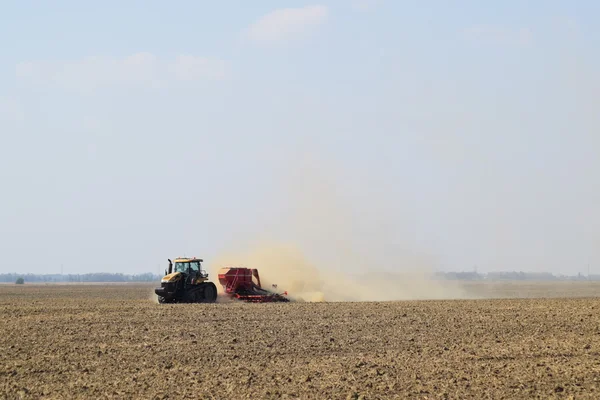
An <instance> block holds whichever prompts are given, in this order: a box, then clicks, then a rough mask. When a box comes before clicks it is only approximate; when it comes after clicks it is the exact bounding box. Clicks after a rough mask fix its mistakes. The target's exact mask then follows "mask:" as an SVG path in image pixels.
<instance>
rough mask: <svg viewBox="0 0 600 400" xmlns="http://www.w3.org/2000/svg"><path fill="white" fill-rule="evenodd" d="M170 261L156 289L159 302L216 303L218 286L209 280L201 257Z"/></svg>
mask: <svg viewBox="0 0 600 400" xmlns="http://www.w3.org/2000/svg"><path fill="white" fill-rule="evenodd" d="M168 261H169V267H168V268H167V269H166V270H165V276H164V277H163V278H162V279H161V281H160V287H157V288H156V289H154V293H155V294H156V295H157V296H158V302H159V303H161V304H164V303H214V302H215V301H216V300H217V287H216V286H215V284H214V283H212V282H209V281H208V273H207V272H206V271H204V270H203V269H202V263H203V262H204V261H203V260H202V259H200V258H195V257H192V258H176V259H175V260H173V261H171V260H170V259H169V260H168Z"/></svg>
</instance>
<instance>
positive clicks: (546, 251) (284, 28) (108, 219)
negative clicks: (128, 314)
mask: <svg viewBox="0 0 600 400" xmlns="http://www.w3.org/2000/svg"><path fill="white" fill-rule="evenodd" d="M3 6H4V7H3V13H2V15H0V37H2V38H3V44H4V45H3V46H2V47H3V51H2V52H1V53H0V135H1V136H0V137H1V139H2V146H1V147H0V157H1V158H0V167H1V172H0V182H1V183H2V187H3V191H2V193H3V196H2V198H1V199H0V221H1V223H0V250H1V253H2V255H3V256H4V260H3V262H2V263H1V265H0V272H12V271H30V272H58V271H60V265H61V264H64V270H65V272H89V271H123V272H145V271H152V272H158V271H159V267H160V268H162V267H164V263H165V260H166V258H167V257H174V256H177V255H181V254H187V255H192V254H195V255H202V256H203V257H205V258H206V260H207V262H209V263H210V262H212V260H218V259H222V257H223V255H226V254H228V253H229V252H234V251H238V250H239V249H251V248H252V246H262V247H263V248H264V247H265V246H266V247H268V246H270V245H271V244H273V245H274V246H275V245H276V244H277V243H286V244H288V245H290V246H294V247H296V248H298V249H300V250H301V251H302V253H303V254H304V255H305V256H306V258H307V259H309V260H310V261H311V262H313V263H314V264H315V265H317V266H318V267H319V268H329V267H331V266H338V267H340V268H341V267H342V266H343V267H344V268H346V267H347V268H348V269H350V270H365V269H373V268H386V269H390V270H401V269H407V268H420V267H423V268H434V269H442V270H469V269H471V268H473V267H474V266H477V267H478V269H479V270H480V271H486V270H515V269H516V270H521V269H522V270H535V271H541V270H546V271H551V272H555V273H577V272H580V271H581V272H586V271H587V265H588V264H591V267H592V272H594V268H595V269H596V270H597V272H598V273H600V211H599V208H598V204H600V202H599V201H600V157H598V155H599V153H600V136H599V135H600V134H599V129H598V128H599V127H600V113H598V112H597V108H598V105H599V104H600V103H599V102H600V94H599V93H600V76H599V73H598V71H600V69H599V68H598V67H599V66H600V60H599V59H598V58H599V57H600V56H599V54H600V52H599V51H598V48H599V46H600V30H599V29H598V27H597V24H596V22H597V20H598V17H600V5H599V4H598V3H597V2H593V1H579V2H566V1H529V2H522V1H504V2H498V3H496V4H494V6H493V7H492V5H491V3H484V2H479V1H456V2H452V3H451V4H450V2H444V1H421V2H401V1H389V0H387V1H386V0H379V1H377V0H362V1H351V0H348V1H330V2H320V3H319V2H303V1H297V2H283V1H258V0H257V1H252V2H249V1H238V2H233V1H229V2H220V3H217V2H210V3H209V2H199V1H174V2H171V3H170V4H168V5H167V3H165V2H159V1H146V2H141V1H130V2H115V1H106V2H102V3H97V4H96V3H91V2H76V1H54V2H52V3H50V2H46V3H41V2H33V1H19V2H16V1H15V2H6V3H5V4H3ZM30 256H33V257H35V259H36V260H38V261H35V262H31V261H30V260H29V259H28V258H27V257H30Z"/></svg>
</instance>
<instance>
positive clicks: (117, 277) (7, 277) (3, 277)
mask: <svg viewBox="0 0 600 400" xmlns="http://www.w3.org/2000/svg"><path fill="white" fill-rule="evenodd" d="M19 278H22V279H23V280H24V281H25V282H32V283H35V282H37V283H39V282H41V283H44V282H47V283H52V282H58V283H61V282H63V283H64V282H155V281H157V280H160V278H161V277H160V276H158V275H156V274H152V273H149V272H148V273H144V274H133V275H128V274H112V273H107V272H98V273H89V274H66V275H63V274H14V273H11V274H0V282H2V283H6V282H11V283H15V282H16V281H17V280H18V279H19Z"/></svg>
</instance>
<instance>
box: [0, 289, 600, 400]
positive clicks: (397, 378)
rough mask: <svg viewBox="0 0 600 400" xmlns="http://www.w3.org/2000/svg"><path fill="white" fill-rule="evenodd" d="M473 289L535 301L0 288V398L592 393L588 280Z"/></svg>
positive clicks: (595, 379) (598, 393)
mask: <svg viewBox="0 0 600 400" xmlns="http://www.w3.org/2000/svg"><path fill="white" fill-rule="evenodd" d="M477 285H481V284H473V287H472V288H471V290H473V291H474V293H475V292H477V291H479V292H478V293H487V294H489V295H490V296H491V297H503V293H504V294H505V295H506V296H508V297H515V296H524V295H529V296H528V297H536V296H546V297H548V298H545V299H542V298H527V299H525V298H522V299H517V298H507V299H500V298H498V299H483V300H481V299H480V300H444V301H402V302H380V303H376V302H373V303H289V304H211V305H158V304H156V303H154V302H153V301H152V300H151V294H152V288H151V287H149V286H144V285H111V286H99V285H48V286H43V285H39V286H36V285H27V284H26V285H23V286H16V285H3V286H0V313H1V315H2V319H3V323H2V325H1V327H0V334H1V335H2V341H0V398H7V399H18V398H56V399H59V398H94V399H100V398H158V399H163V398H171V399H172V398H206V399H240V398H265V399H269V398H290V399H291V398H302V399H310V398H319V399H394V398H398V399H405V398H416V399H434V398H462V399H464V398H477V399H484V398H494V399H501V398H505V399H517V398H544V399H545V398H553V397H557V398H590V399H592V398H600V313H599V311H600V299H598V298H594V297H593V296H594V295H595V294H597V293H600V285H599V284H597V283H585V282H582V283H561V284H551V285H550V284H539V285H535V284H534V285H529V286H528V285H525V284H512V285H509V284H498V285H495V286H494V285H492V286H489V287H487V288H483V287H478V286H477ZM556 296H570V297H571V298H560V297H556ZM583 296H589V297H583ZM552 297H554V298H552Z"/></svg>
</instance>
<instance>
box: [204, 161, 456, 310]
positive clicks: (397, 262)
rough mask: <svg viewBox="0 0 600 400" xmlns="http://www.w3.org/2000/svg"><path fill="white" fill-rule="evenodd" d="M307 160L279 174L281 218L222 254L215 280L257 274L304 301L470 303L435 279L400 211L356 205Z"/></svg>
mask: <svg viewBox="0 0 600 400" xmlns="http://www.w3.org/2000/svg"><path fill="white" fill-rule="evenodd" d="M302 161H303V162H298V163H297V166H296V167H295V168H294V169H292V170H291V171H286V172H287V174H283V175H282V180H281V181H282V182H283V183H282V184H281V185H280V186H279V187H280V188H282V189H283V193H282V194H281V201H280V203H281V208H280V210H279V213H277V210H274V211H273V212H274V214H277V215H274V216H273V218H272V221H264V222H263V223H262V224H261V226H260V229H257V230H256V235H255V237H254V238H253V239H252V240H247V241H246V243H245V245H243V246H236V248H235V249H234V248H233V247H234V246H232V247H231V248H229V249H227V250H226V251H223V252H222V253H221V254H218V255H217V256H216V257H215V258H214V259H213V260H212V262H210V263H209V265H210V270H211V275H212V276H213V277H215V278H216V276H217V271H218V269H219V268H221V267H226V266H229V267H246V268H256V269H258V271H259V274H260V278H261V283H262V286H263V287H264V288H265V289H267V290H271V291H275V292H278V293H281V292H284V291H287V292H288V297H289V298H290V299H292V300H295V301H307V302H321V301H392V300H415V299H451V298H464V297H466V293H465V292H464V290H463V289H462V287H461V286H460V284H459V283H458V282H454V281H445V280H442V278H438V277H436V276H435V274H434V266H435V260H434V258H433V257H431V256H429V255H428V254H427V251H423V250H422V249H418V247H417V246H415V245H414V243H412V242H411V240H410V239H409V238H410V232H406V231H403V230H402V229H401V228H402V226H401V225H402V221H403V220H405V219H404V218H402V217H403V216H402V215H401V212H400V211H401V210H399V209H398V208H391V209H390V208H387V209H386V207H385V206H384V205H383V204H382V202H378V201H377V198H370V199H369V198H368V197H364V196H363V197H361V198H359V199H358V200H359V201H358V202H357V201H354V204H353V202H352V201H351V200H356V198H353V197H352V196H351V195H347V194H346V195H345V194H344V190H343V189H344V188H343V185H342V184H341V183H342V182H341V181H339V180H335V179H332V178H331V176H333V171H334V170H333V168H330V167H329V168H326V167H325V165H324V164H323V163H322V162H315V160H313V159H309V160H302ZM325 171H327V174H326V173H325ZM371 194H372V193H371ZM356 203H358V205H357V206H358V208H357V209H356V208H353V207H352V206H353V205H354V206H356ZM274 284H276V285H277V287H276V288H275V287H273V286H272V285H274ZM217 286H219V291H221V290H222V288H221V287H220V285H218V284H217Z"/></svg>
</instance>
